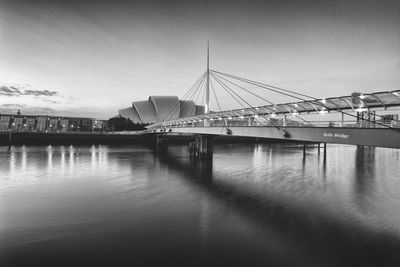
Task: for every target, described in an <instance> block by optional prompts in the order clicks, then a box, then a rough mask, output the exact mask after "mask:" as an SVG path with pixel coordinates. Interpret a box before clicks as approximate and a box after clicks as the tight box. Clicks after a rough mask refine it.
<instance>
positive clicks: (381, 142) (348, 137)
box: [166, 126, 400, 148]
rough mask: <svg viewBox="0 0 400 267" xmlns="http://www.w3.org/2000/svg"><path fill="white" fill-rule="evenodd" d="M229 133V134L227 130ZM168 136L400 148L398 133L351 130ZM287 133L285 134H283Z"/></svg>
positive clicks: (218, 130)
mask: <svg viewBox="0 0 400 267" xmlns="http://www.w3.org/2000/svg"><path fill="white" fill-rule="evenodd" d="M228 129H229V130H228ZM166 132H170V133H193V134H206V135H232V136H245V137H258V138H272V139H281V140H282V139H284V140H293V141H307V142H321V143H322V142H326V143H337V144H349V145H366V146H376V147H388V148H400V129H395V128H392V129H389V128H353V127H304V126H303V127H279V129H278V128H276V127H273V126H265V127H259V126H242V127H235V126H234V127H229V128H227V127H217V126H212V127H171V128H168V129H167V130H166ZM285 133H286V134H285Z"/></svg>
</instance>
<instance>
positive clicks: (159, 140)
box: [156, 134, 168, 151]
mask: <svg viewBox="0 0 400 267" xmlns="http://www.w3.org/2000/svg"><path fill="white" fill-rule="evenodd" d="M167 146H168V140H167V138H166V137H165V136H164V135H162V134H158V135H157V136H156V150H157V151H165V150H166V149H167Z"/></svg>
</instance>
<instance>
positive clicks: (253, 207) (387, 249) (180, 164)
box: [157, 146, 400, 266]
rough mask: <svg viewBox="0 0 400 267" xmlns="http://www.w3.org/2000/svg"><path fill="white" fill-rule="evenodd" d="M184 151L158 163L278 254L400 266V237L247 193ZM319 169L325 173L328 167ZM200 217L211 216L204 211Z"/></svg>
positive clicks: (165, 153)
mask: <svg viewBox="0 0 400 267" xmlns="http://www.w3.org/2000/svg"><path fill="white" fill-rule="evenodd" d="M270 149H271V148H270ZM272 150H273V148H272ZM186 151H187V148H185V147H184V146H178V147H177V146H171V147H170V148H168V149H165V150H163V154H162V156H160V157H157V159H158V161H159V162H160V163H161V164H162V165H165V166H167V167H168V168H173V169H175V170H177V171H179V172H182V173H183V174H184V175H183V177H184V178H185V181H186V182H189V183H191V184H192V185H194V186H196V187H200V188H201V189H202V190H206V191H207V193H208V194H210V195H211V196H212V197H213V198H214V199H217V200H218V201H219V202H221V203H222V204H223V205H226V206H228V207H230V208H231V209H232V210H234V211H237V212H238V213H239V214H240V215H241V216H243V217H244V218H245V219H246V220H250V221H251V222H252V223H254V224H255V225H257V226H259V227H263V228H265V229H268V233H270V236H269V238H270V240H273V242H274V244H275V248H276V247H283V248H284V249H286V250H290V251H295V252H296V254H295V255H292V256H293V258H296V257H298V258H301V259H303V260H304V258H307V257H308V255H320V257H321V258H320V260H321V262H319V263H320V264H321V265H324V264H323V263H326V262H330V263H333V265H335V266H336V265H337V266H348V265H352V266H360V265H364V266H370V265H371V261H374V260H376V259H379V260H382V261H383V262H385V264H384V265H391V264H393V263H394V262H399V261H400V258H399V256H398V253H397V250H398V240H397V237H393V236H391V235H390V234H388V233H380V232H374V231H371V230H370V229H367V228H366V227H364V226H363V225H360V224H358V223H357V222H355V221H351V220H346V221H342V220H340V219H338V218H336V217H335V216H334V215H332V216H330V215H329V212H328V211H323V210H321V209H320V208H318V207H317V206H318V205H314V204H313V203H310V202H306V203H303V202H302V201H301V200H300V201H297V202H293V199H287V198H286V196H285V195H280V196H277V195H274V194H269V193H268V191H267V192H264V193H257V192H254V191H249V190H250V189H249V188H247V187H241V186H239V185H237V184H235V183H234V182H232V183H231V182H230V180H229V179H226V177H227V176H229V174H223V173H221V172H220V171H218V173H219V174H217V171H216V170H215V164H216V163H215V162H214V165H213V163H212V162H211V161H203V160H197V159H194V158H191V157H182V154H184V153H185V152H186ZM271 153H274V151H271ZM367 154H368V153H367ZM364 156H366V157H369V156H367V155H363V152H357V154H356V155H355V161H356V162H357V164H358V162H359V161H360V160H361V159H362V158H363V157H364ZM299 160H302V159H301V158H299ZM303 163H304V158H303ZM359 167H360V166H359ZM321 168H322V170H321V171H322V172H324V171H325V168H326V166H325V163H323V164H322V166H321ZM365 168H366V167H365V166H363V169H358V171H357V172H358V173H357V177H355V179H356V180H355V181H354V183H355V186H356V187H357V188H358V189H360V191H358V192H354V193H355V195H356V196H358V197H362V196H363V195H364V194H367V195H368V194H369V193H370V192H366V191H368V190H369V189H368V186H366V185H365V184H364V183H363V182H362V181H360V179H363V177H361V176H363V175H364V174H365V172H366V171H367V172H368V170H365ZM322 176H324V174H322ZM178 177H179V176H178ZM364 178H365V177H364ZM358 189H356V190H358ZM364 190H365V191H364ZM202 212H206V213H207V212H209V211H208V210H203V209H202ZM211 215H212V214H203V213H201V214H200V218H199V220H200V221H201V222H203V221H207V222H208V223H212V220H213V218H212V217H211V218H210V216H211ZM201 222H200V223H201ZM202 231H206V232H207V229H203V228H202ZM271 242H272V241H271ZM289 245H290V247H288V246H289ZM366 254H367V255H368V257H366V256H365V255H366ZM303 257H304V258H303ZM292 264H293V263H292ZM288 265H291V264H289V263H288ZM294 265H295V264H294ZM316 265H319V264H318V263H317V264H316Z"/></svg>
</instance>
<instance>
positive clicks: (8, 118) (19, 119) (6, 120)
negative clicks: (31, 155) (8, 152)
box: [0, 114, 106, 132]
mask: <svg viewBox="0 0 400 267" xmlns="http://www.w3.org/2000/svg"><path fill="white" fill-rule="evenodd" d="M105 126H106V124H105V123H104V122H103V121H97V120H95V119H92V118H77V117H61V116H46V115H21V114H17V115H12V114H0V132H5V131H15V132H71V131H74V132H75V131H80V132H92V131H103V130H105V129H104V127H105Z"/></svg>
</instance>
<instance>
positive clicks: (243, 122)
mask: <svg viewBox="0 0 400 267" xmlns="http://www.w3.org/2000/svg"><path fill="white" fill-rule="evenodd" d="M378 122H379V124H377V123H374V122H368V121H356V120H347V121H307V122H303V121H294V120H286V121H282V120H271V122H267V121H263V122H260V121H256V120H251V119H230V120H228V119H224V120H209V121H207V122H205V121H191V122H185V123H180V124H174V123H171V124H167V125H165V126H164V128H171V127H172V128H186V127H266V126H267V127H268V126H270V127H274V126H281V127H351V128H386V126H389V127H393V128H400V121H398V120H392V121H390V122H381V121H378Z"/></svg>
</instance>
